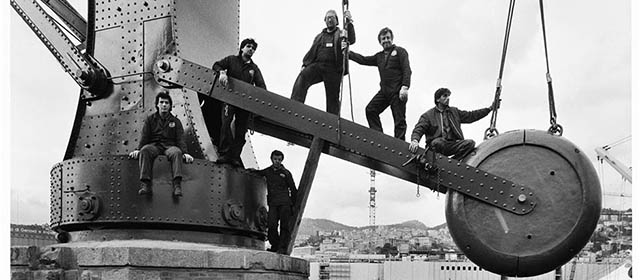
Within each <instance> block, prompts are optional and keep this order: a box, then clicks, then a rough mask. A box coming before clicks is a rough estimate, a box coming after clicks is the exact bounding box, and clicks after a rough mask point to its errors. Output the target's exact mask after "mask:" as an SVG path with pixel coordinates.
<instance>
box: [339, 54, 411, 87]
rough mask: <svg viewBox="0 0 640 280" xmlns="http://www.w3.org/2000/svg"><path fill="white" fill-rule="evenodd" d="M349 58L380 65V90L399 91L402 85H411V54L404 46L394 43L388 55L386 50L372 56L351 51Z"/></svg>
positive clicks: (359, 62) (369, 64)
mask: <svg viewBox="0 0 640 280" xmlns="http://www.w3.org/2000/svg"><path fill="white" fill-rule="evenodd" d="M349 59H351V60H353V61H355V62H356V63H358V64H362V65H368V66H378V73H380V90H381V91H383V92H386V93H398V92H400V88H401V87H402V86H407V87H410V86H411V66H409V54H408V53H407V51H406V50H405V49H404V48H402V47H398V46H396V45H393V47H392V48H391V49H390V51H389V54H388V55H387V54H386V53H385V52H384V50H383V51H380V52H378V53H376V54H374V55H372V56H363V55H361V54H359V53H356V52H353V51H350V52H349Z"/></svg>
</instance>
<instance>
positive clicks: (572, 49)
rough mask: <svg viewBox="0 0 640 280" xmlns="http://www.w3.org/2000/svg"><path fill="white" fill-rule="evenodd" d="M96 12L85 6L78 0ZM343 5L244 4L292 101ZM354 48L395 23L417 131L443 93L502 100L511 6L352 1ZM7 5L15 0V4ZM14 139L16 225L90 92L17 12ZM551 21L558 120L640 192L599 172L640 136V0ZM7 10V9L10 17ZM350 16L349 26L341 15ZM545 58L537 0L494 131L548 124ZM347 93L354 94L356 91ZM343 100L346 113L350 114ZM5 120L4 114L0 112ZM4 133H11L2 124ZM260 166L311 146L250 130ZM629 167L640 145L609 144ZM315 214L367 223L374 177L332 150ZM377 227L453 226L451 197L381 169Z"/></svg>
mask: <svg viewBox="0 0 640 280" xmlns="http://www.w3.org/2000/svg"><path fill="white" fill-rule="evenodd" d="M70 2H71V3H72V4H73V5H74V6H75V7H76V8H77V9H78V10H79V11H81V13H82V14H84V15H86V1H79V0H75V1H70ZM340 3H341V1H337V0H336V1H299V0H288V1H285V0H275V1H264V0H262V1H261V0H251V1H250V0H242V1H241V3H240V10H241V12H240V38H241V39H242V38H246V37H252V38H255V39H256V40H257V42H258V43H259V48H258V50H257V52H256V54H255V56H254V61H255V62H256V63H257V64H258V65H259V66H260V68H261V70H262V73H263V75H264V77H265V80H266V83H267V87H268V89H269V90H270V91H272V92H275V93H278V94H281V95H283V96H287V97H288V96H290V93H291V88H292V85H293V82H294V80H295V78H296V76H297V73H298V71H299V69H300V66H301V63H302V62H301V61H302V57H303V56H304V54H305V53H306V51H307V50H308V49H309V46H310V44H311V42H312V40H313V38H314V37H315V35H316V34H317V33H318V32H320V30H321V29H322V28H323V27H324V22H323V20H322V19H323V17H324V13H325V12H326V11H327V10H328V9H336V10H338V12H340ZM350 4H351V7H350V8H351V12H352V15H353V18H354V20H355V29H356V33H357V43H356V44H355V45H353V46H352V50H354V51H356V52H359V53H361V54H364V55H370V54H373V53H375V52H377V51H379V50H380V49H381V47H380V45H379V44H378V43H377V39H376V36H377V33H378V31H379V30H380V29H381V28H382V27H385V26H386V27H389V28H391V29H392V30H393V31H394V34H395V40H394V42H395V43H396V44H397V45H399V46H402V47H404V48H405V49H407V51H408V52H409V58H410V62H411V68H412V70H413V76H412V86H411V89H410V91H409V92H410V93H409V103H408V105H407V123H408V126H409V128H408V134H410V132H411V129H413V126H414V125H415V123H416V122H417V120H418V118H419V116H420V114H422V113H423V112H424V111H426V110H428V109H429V108H430V107H432V106H433V92H434V91H435V90H436V89H438V88H440V87H448V88H450V89H451V90H452V91H453V95H452V97H451V105H453V106H457V107H459V108H461V109H477V108H481V107H487V106H488V105H490V104H491V101H492V98H493V95H494V92H495V84H496V78H497V76H498V70H499V63H500V55H501V50H502V42H503V36H504V27H505V22H506V15H507V10H508V1H506V0H502V1H497V0H484V1H448V0H430V1H415V0H413V1H409V0H396V1H378V0H375V1H372V0H352V1H350ZM6 6H8V5H6ZM9 14H10V16H9V20H8V21H9V23H10V24H9V32H10V43H8V44H9V47H10V50H9V58H10V60H11V61H10V64H9V67H10V68H9V70H10V74H9V81H10V100H9V101H8V104H9V106H10V108H9V110H10V113H9V117H10V118H9V122H8V124H5V125H8V126H9V133H8V134H9V136H8V140H9V146H8V147H10V149H9V150H10V151H9V155H10V160H9V166H10V171H9V172H10V179H9V184H10V209H11V222H12V223H23V224H30V223H46V222H48V221H49V205H48V204H49V171H50V169H51V167H52V166H53V165H54V164H56V163H58V162H60V161H62V158H63V155H64V150H65V148H66V145H67V141H68V140H69V135H70V130H71V126H72V121H73V117H74V114H75V108H76V105H77V99H78V94H79V87H78V86H77V85H76V84H75V83H74V82H73V80H72V79H71V78H70V77H69V76H68V75H67V74H66V73H65V72H64V71H63V69H62V68H61V67H60V65H59V64H58V62H57V61H56V60H55V59H54V57H53V56H52V55H51V54H50V53H49V51H48V50H47V49H46V48H45V47H44V45H43V44H42V43H41V42H40V41H39V40H38V39H37V37H36V36H35V35H34V34H33V32H32V31H31V30H30V29H29V28H28V27H27V25H26V24H25V23H24V22H23V21H22V19H20V18H19V17H18V16H17V15H16V13H15V12H14V11H13V10H11V11H9ZM545 16H546V26H547V39H548V47H549V55H550V58H549V59H550V64H551V65H550V67H551V75H552V77H553V84H554V91H555V101H556V109H557V112H558V123H560V124H561V125H562V126H563V127H564V137H566V138H567V139H569V140H570V141H572V142H573V143H575V144H576V145H577V146H579V147H581V149H582V150H583V151H584V152H586V153H587V154H588V155H589V157H590V158H591V159H592V160H593V162H594V166H595V167H596V169H597V170H598V171H599V172H600V170H602V171H603V172H604V173H602V174H601V177H603V178H604V180H605V181H604V188H605V190H604V191H605V192H615V193H630V192H631V186H630V184H629V183H624V182H622V180H621V179H620V176H619V175H617V173H615V172H614V171H613V170H612V169H611V168H610V167H609V166H604V167H602V168H601V167H600V165H599V163H597V162H596V155H595V152H594V148H596V147H599V146H604V145H607V144H611V143H613V142H615V141H617V140H620V139H623V138H625V137H628V136H630V135H631V1H628V0H627V1H620V0H614V1H606V2H603V1H596V0H564V1H546V2H545ZM5 18H6V17H5ZM341 23H342V21H341ZM351 69H352V70H351V81H352V89H353V92H352V93H351V94H352V96H353V105H352V106H353V111H354V115H355V121H356V122H358V123H360V124H364V125H366V119H365V115H364V107H365V106H366V104H367V103H368V101H369V100H370V99H371V97H372V96H373V95H374V94H375V93H376V92H377V90H378V82H379V78H378V72H377V69H376V68H375V67H365V66H360V65H356V64H353V65H352V67H351ZM545 73H546V66H545V60H544V49H543V42H542V33H541V24H540V14H539V7H538V6H537V1H520V2H518V3H517V4H516V9H515V15H514V19H513V26H512V30H511V39H510V45H509V50H508V55H507V62H506V65H505V70H504V78H503V92H502V99H503V102H502V107H501V108H500V111H499V112H500V113H499V115H498V121H497V128H498V129H499V130H500V131H501V132H506V131H509V130H514V129H529V128H533V129H540V130H546V129H547V128H548V127H549V111H548V101H547V88H546V81H545ZM348 94H349V92H348V91H345V92H344V97H343V98H344V99H345V100H348V99H349V95H348ZM306 103H307V104H309V105H311V106H315V107H318V108H321V109H324V88H323V86H322V85H321V84H318V85H316V86H314V87H312V88H311V90H310V91H309V95H308V98H307V102H306ZM350 106H351V105H350V104H349V103H348V102H347V101H345V102H344V103H343V107H342V115H343V116H344V117H345V118H350V113H349V111H350ZM2 119H3V122H4V120H6V118H2ZM489 121H490V118H489V117H487V118H485V119H483V120H480V121H478V122H476V123H474V124H470V125H464V126H463V130H464V133H465V136H466V137H467V138H472V139H474V140H475V141H476V142H477V143H480V142H481V141H482V136H483V132H484V130H485V129H486V128H487V127H488V126H489ZM382 122H383V126H384V129H385V132H387V133H390V132H391V131H392V129H393V127H392V118H391V112H390V111H385V112H384V113H383V115H382ZM5 131H6V130H5ZM252 141H253V145H254V149H255V152H256V154H257V156H258V161H259V164H260V166H261V167H264V166H267V165H269V164H270V162H269V159H268V156H269V153H270V152H271V151H272V150H273V149H280V150H282V151H283V152H284V153H285V162H284V164H285V166H286V167H288V168H289V169H290V170H291V171H292V173H293V174H294V176H296V177H298V178H299V176H300V175H301V173H302V167H303V166H304V161H305V159H306V154H307V149H306V148H301V147H297V146H287V145H286V143H285V142H283V141H281V140H278V139H273V138H271V137H268V136H264V135H260V134H257V133H256V134H254V135H253V136H252ZM611 152H612V154H613V155H614V156H615V157H617V158H618V159H619V160H620V161H621V162H623V163H625V164H626V165H629V166H630V165H631V162H632V160H631V142H625V143H623V144H621V145H618V146H616V147H615V148H613V149H612V150H611ZM315 178H316V179H315V182H314V185H313V187H312V190H311V194H310V198H309V202H308V204H307V208H306V210H305V217H310V218H327V219H332V220H334V221H338V222H341V223H344V224H348V225H355V226H363V225H367V224H368V222H369V219H368V213H369V210H368V200H369V194H368V192H367V191H368V189H369V184H370V181H369V171H368V169H366V168H363V167H360V166H357V165H354V164H351V163H348V162H345V161H342V160H339V159H336V158H332V157H331V156H328V155H323V156H322V157H321V160H320V164H319V166H318V172H317V174H316V177H315ZM376 188H377V190H378V192H377V206H378V208H377V211H376V217H377V219H376V223H377V224H390V223H398V222H403V221H406V220H414V219H415V220H419V221H421V222H423V223H425V224H426V225H429V226H433V225H438V224H441V223H443V222H445V215H444V201H445V196H443V195H439V196H438V195H436V194H435V193H432V192H431V191H429V190H428V189H425V188H420V196H419V197H417V196H416V185H415V184H414V183H411V182H406V181H403V180H400V179H396V178H394V177H390V176H387V175H379V176H377V177H376ZM604 206H605V207H614V208H629V207H631V200H630V199H625V198H613V197H605V205H604Z"/></svg>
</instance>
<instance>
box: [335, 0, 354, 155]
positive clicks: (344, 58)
mask: <svg viewBox="0 0 640 280" xmlns="http://www.w3.org/2000/svg"><path fill="white" fill-rule="evenodd" d="M345 11H349V0H342V22H344V34H340V36H341V41H340V42H341V43H342V42H345V41H346V43H347V47H345V48H344V49H343V50H342V52H343V53H342V73H340V97H339V99H338V143H340V135H342V134H341V133H340V131H342V126H341V122H340V111H341V109H342V92H343V90H344V75H345V71H346V68H347V67H349V64H348V63H349V31H347V28H348V26H349V24H351V21H347V17H345V16H344V12H345ZM347 78H348V81H349V106H350V108H351V121H352V122H353V121H354V118H353V98H352V95H351V75H350V74H349V73H347Z"/></svg>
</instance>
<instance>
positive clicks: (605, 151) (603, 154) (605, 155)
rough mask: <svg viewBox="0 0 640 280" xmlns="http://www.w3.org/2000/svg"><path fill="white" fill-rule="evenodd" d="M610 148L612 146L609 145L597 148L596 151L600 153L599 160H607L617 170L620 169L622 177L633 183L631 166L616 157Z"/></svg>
mask: <svg viewBox="0 0 640 280" xmlns="http://www.w3.org/2000/svg"><path fill="white" fill-rule="evenodd" d="M609 149H611V146H609V145H606V146H603V147H599V148H596V149H595V150H596V153H597V154H598V160H599V161H600V162H602V161H606V162H607V163H608V164H609V165H611V167H613V169H615V170H616V171H618V173H620V175H622V178H624V179H625V180H627V181H629V183H632V182H631V167H627V166H626V165H625V164H623V163H622V162H620V161H619V160H617V159H616V158H614V157H613V156H612V155H611V154H610V153H609Z"/></svg>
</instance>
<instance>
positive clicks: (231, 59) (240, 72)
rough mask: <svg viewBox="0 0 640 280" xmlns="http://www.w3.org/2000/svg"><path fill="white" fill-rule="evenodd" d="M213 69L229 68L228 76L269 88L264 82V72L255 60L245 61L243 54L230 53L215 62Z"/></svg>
mask: <svg viewBox="0 0 640 280" xmlns="http://www.w3.org/2000/svg"><path fill="white" fill-rule="evenodd" d="M213 70H215V71H218V72H220V70H227V76H229V77H232V78H235V79H238V80H241V81H243V82H246V83H249V84H251V85H255V86H257V87H259V88H263V89H267V85H265V83H264V78H263V77H262V72H260V68H258V65H256V64H255V63H253V60H249V62H248V63H247V62H244V61H243V60H242V56H241V55H230V56H227V57H225V58H223V59H221V60H220V61H216V63H214V64H213Z"/></svg>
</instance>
